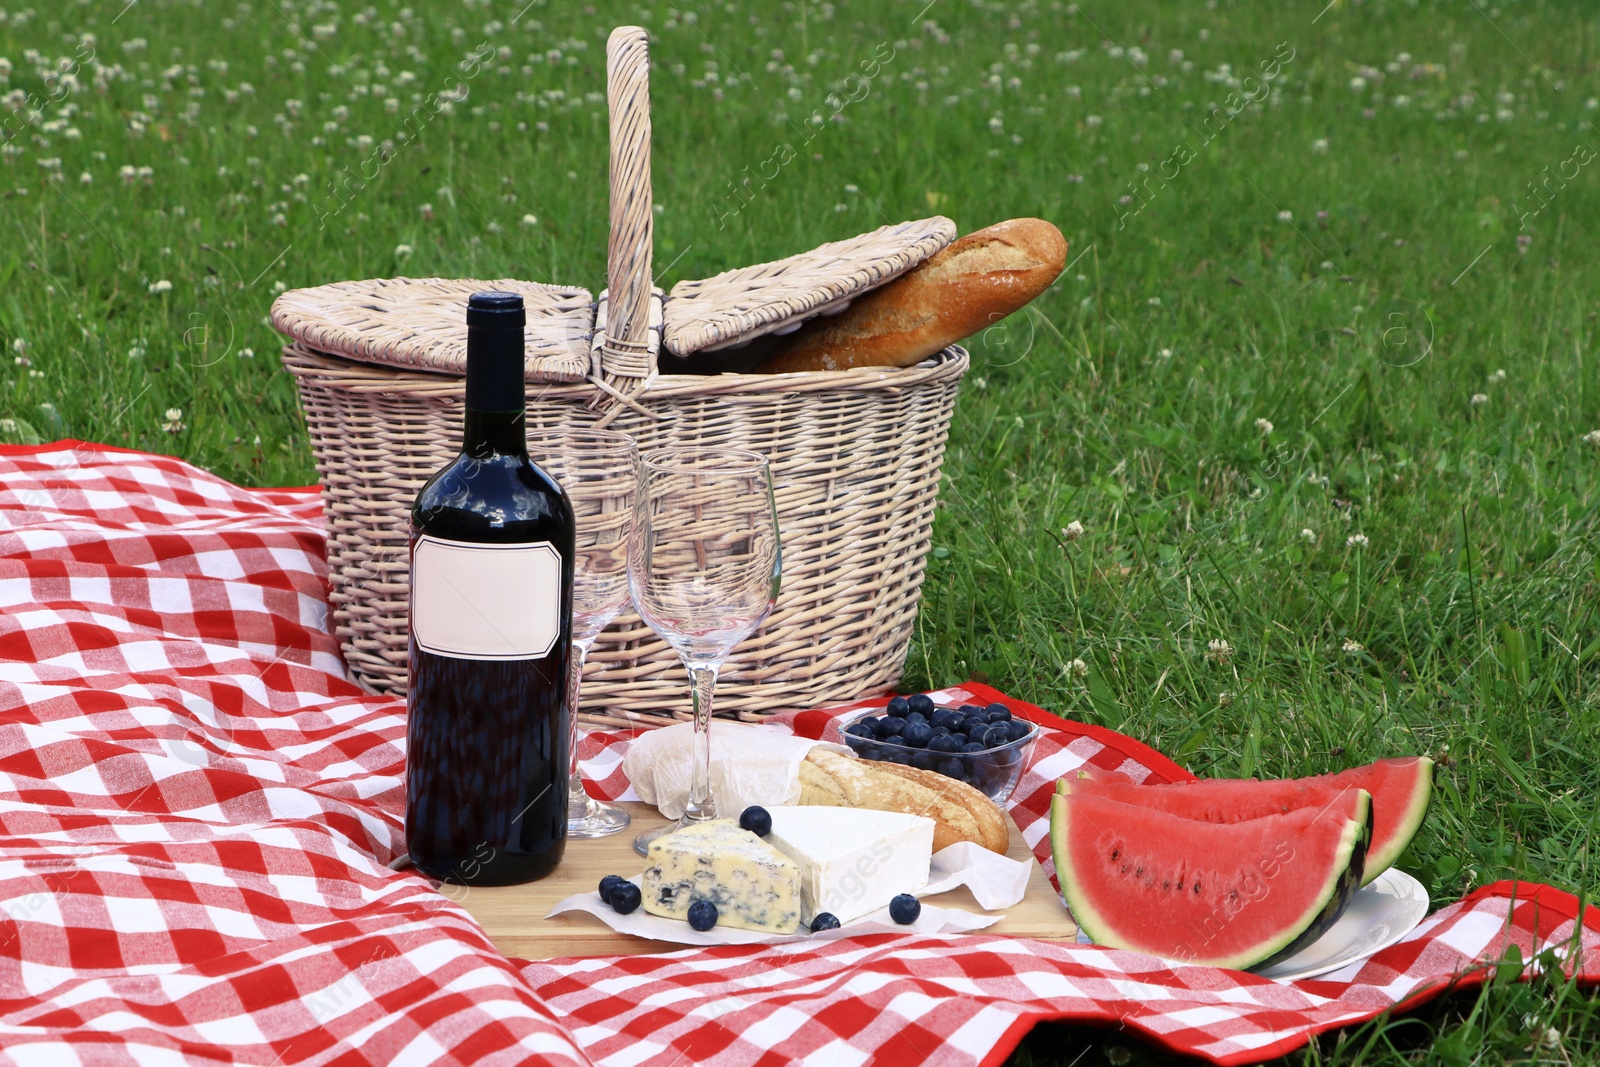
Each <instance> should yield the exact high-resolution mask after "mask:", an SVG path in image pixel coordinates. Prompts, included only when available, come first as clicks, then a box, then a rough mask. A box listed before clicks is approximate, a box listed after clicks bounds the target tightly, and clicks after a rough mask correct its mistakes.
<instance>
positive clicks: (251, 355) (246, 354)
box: [239, 348, 256, 359]
mask: <svg viewBox="0 0 1600 1067" xmlns="http://www.w3.org/2000/svg"><path fill="white" fill-rule="evenodd" d="M239 358H240V359H255V358H256V350H255V349H253V348H241V349H239Z"/></svg>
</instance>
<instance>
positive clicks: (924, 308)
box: [756, 219, 1067, 374]
mask: <svg viewBox="0 0 1600 1067" xmlns="http://www.w3.org/2000/svg"><path fill="white" fill-rule="evenodd" d="M1066 261H1067V242H1066V240H1065V239H1064V238H1063V237H1062V236H1061V231H1060V230H1058V229H1056V228H1055V227H1054V226H1052V225H1051V224H1050V223H1048V222H1045V221H1044V220H1043V219H1010V220H1008V221H1006V222H1001V223H996V224H995V225H993V226H989V227H987V228H985V229H982V230H978V231H976V232H975V233H969V234H967V236H965V237H963V238H961V239H960V240H957V241H955V242H953V243H952V244H950V245H948V246H947V247H945V248H944V249H943V250H941V251H940V252H938V253H936V254H934V255H933V256H930V257H929V258H928V259H927V260H926V261H924V262H923V263H922V264H920V265H919V266H917V267H916V268H914V269H912V270H910V271H907V272H906V273H905V274H903V275H901V276H900V277H899V278H896V279H895V280H894V281H892V282H890V283H889V284H887V285H885V286H883V287H882V288H879V289H874V290H873V291H872V292H870V293H867V294H866V295H864V296H862V297H860V298H859V299H857V300H856V301H855V302H854V303H852V304H851V305H850V306H849V307H848V308H846V309H845V310H843V311H841V312H840V313H839V314H837V315H834V316H832V317H827V318H818V319H813V320H811V321H810V322H808V323H806V324H805V325H804V326H802V327H800V329H798V330H796V331H795V332H794V333H793V334H792V335H791V336H790V337H789V338H787V343H785V344H783V345H782V346H781V347H779V348H778V350H777V351H776V352H775V353H773V355H772V356H770V357H769V358H768V359H767V360H766V362H764V363H762V364H761V365H760V366H759V367H757V368H756V373H758V374H786V373H790V372H793V371H825V370H849V369H850V368H852V367H909V366H911V365H912V364H914V363H920V362H922V361H923V360H925V359H927V358H928V357H929V356H931V355H933V354H934V353H936V352H939V351H941V350H942V349H944V348H945V347H947V346H948V345H952V344H955V343H956V342H957V341H959V340H961V339H962V338H963V337H970V336H971V335H972V334H975V333H977V332H978V331H980V330H983V329H987V328H988V327H989V326H992V325H994V324H995V323H997V322H999V321H1000V320H1001V319H1003V318H1005V317H1006V316H1007V315H1009V314H1011V313H1012V312H1013V311H1016V310H1017V309H1018V308H1021V307H1023V306H1024V305H1025V304H1027V303H1028V301H1030V300H1032V299H1033V298H1034V297H1036V296H1038V295H1039V294H1040V293H1042V292H1044V291H1045V290H1046V289H1048V288H1049V287H1050V283H1051V282H1053V281H1055V280H1056V277H1057V276H1058V275H1060V273H1061V268H1062V267H1063V266H1064V265H1065V264H1066Z"/></svg>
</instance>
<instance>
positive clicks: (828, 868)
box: [766, 806, 934, 925]
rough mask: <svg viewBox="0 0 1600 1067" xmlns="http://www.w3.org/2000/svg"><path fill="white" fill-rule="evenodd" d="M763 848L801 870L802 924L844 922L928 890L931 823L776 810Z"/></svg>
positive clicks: (824, 810) (887, 814)
mask: <svg viewBox="0 0 1600 1067" xmlns="http://www.w3.org/2000/svg"><path fill="white" fill-rule="evenodd" d="M767 810H768V811H769V812H770V813H771V814H772V832H771V833H769V834H768V835H767V838H766V839H767V842H768V843H769V844H771V845H774V846H775V847H776V848H777V849H778V850H779V851H780V852H782V853H783V854H784V855H786V856H788V857H789V858H790V859H792V860H794V861H795V862H796V863H797V864H799V865H800V917H801V921H802V922H805V923H806V924H808V925H809V924H810V922H811V920H812V919H814V918H816V916H817V915H818V914H819V913H821V912H830V913H832V914H833V915H834V917H835V918H837V919H838V920H839V921H840V922H841V923H847V922H850V921H851V920H853V919H859V918H861V917H862V916H863V915H869V914H871V913H872V912H875V911H877V910H878V909H879V908H881V907H884V906H885V905H887V904H888V903H889V901H891V900H893V899H894V898H895V897H896V896H898V895H899V894H901V893H915V892H917V891H918V890H919V889H921V888H922V887H923V886H925V885H927V884H928V865H929V861H930V860H931V858H932V856H933V829H934V827H933V820H932V819H929V818H925V817H923V816H921V815H903V814H901V813H899V812H892V811H860V810H857V809H855V808H833V807H820V806H819V807H812V806H806V807H774V808H769V809H767Z"/></svg>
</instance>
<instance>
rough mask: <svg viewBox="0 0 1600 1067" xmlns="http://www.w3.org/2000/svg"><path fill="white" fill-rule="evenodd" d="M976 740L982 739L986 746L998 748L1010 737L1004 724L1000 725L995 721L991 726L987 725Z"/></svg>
mask: <svg viewBox="0 0 1600 1067" xmlns="http://www.w3.org/2000/svg"><path fill="white" fill-rule="evenodd" d="M978 740H980V741H982V742H983V743H984V746H985V747H986V748H999V747H1000V746H1001V745H1003V744H1005V743H1006V742H1008V741H1010V740H1011V737H1010V735H1009V734H1007V733H1006V728H1005V727H1004V726H1001V725H1000V724H999V723H995V724H994V725H993V726H991V727H989V729H987V730H985V731H984V732H983V735H982V736H981V737H980V738H979V739H978Z"/></svg>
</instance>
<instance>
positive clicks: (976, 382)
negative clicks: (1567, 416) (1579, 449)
mask: <svg viewBox="0 0 1600 1067" xmlns="http://www.w3.org/2000/svg"><path fill="white" fill-rule="evenodd" d="M972 387H973V388H974V389H980V390H981V389H987V388H989V379H987V378H984V377H978V378H974V379H972ZM1596 432H1597V433H1600V430H1597V431H1596Z"/></svg>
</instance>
